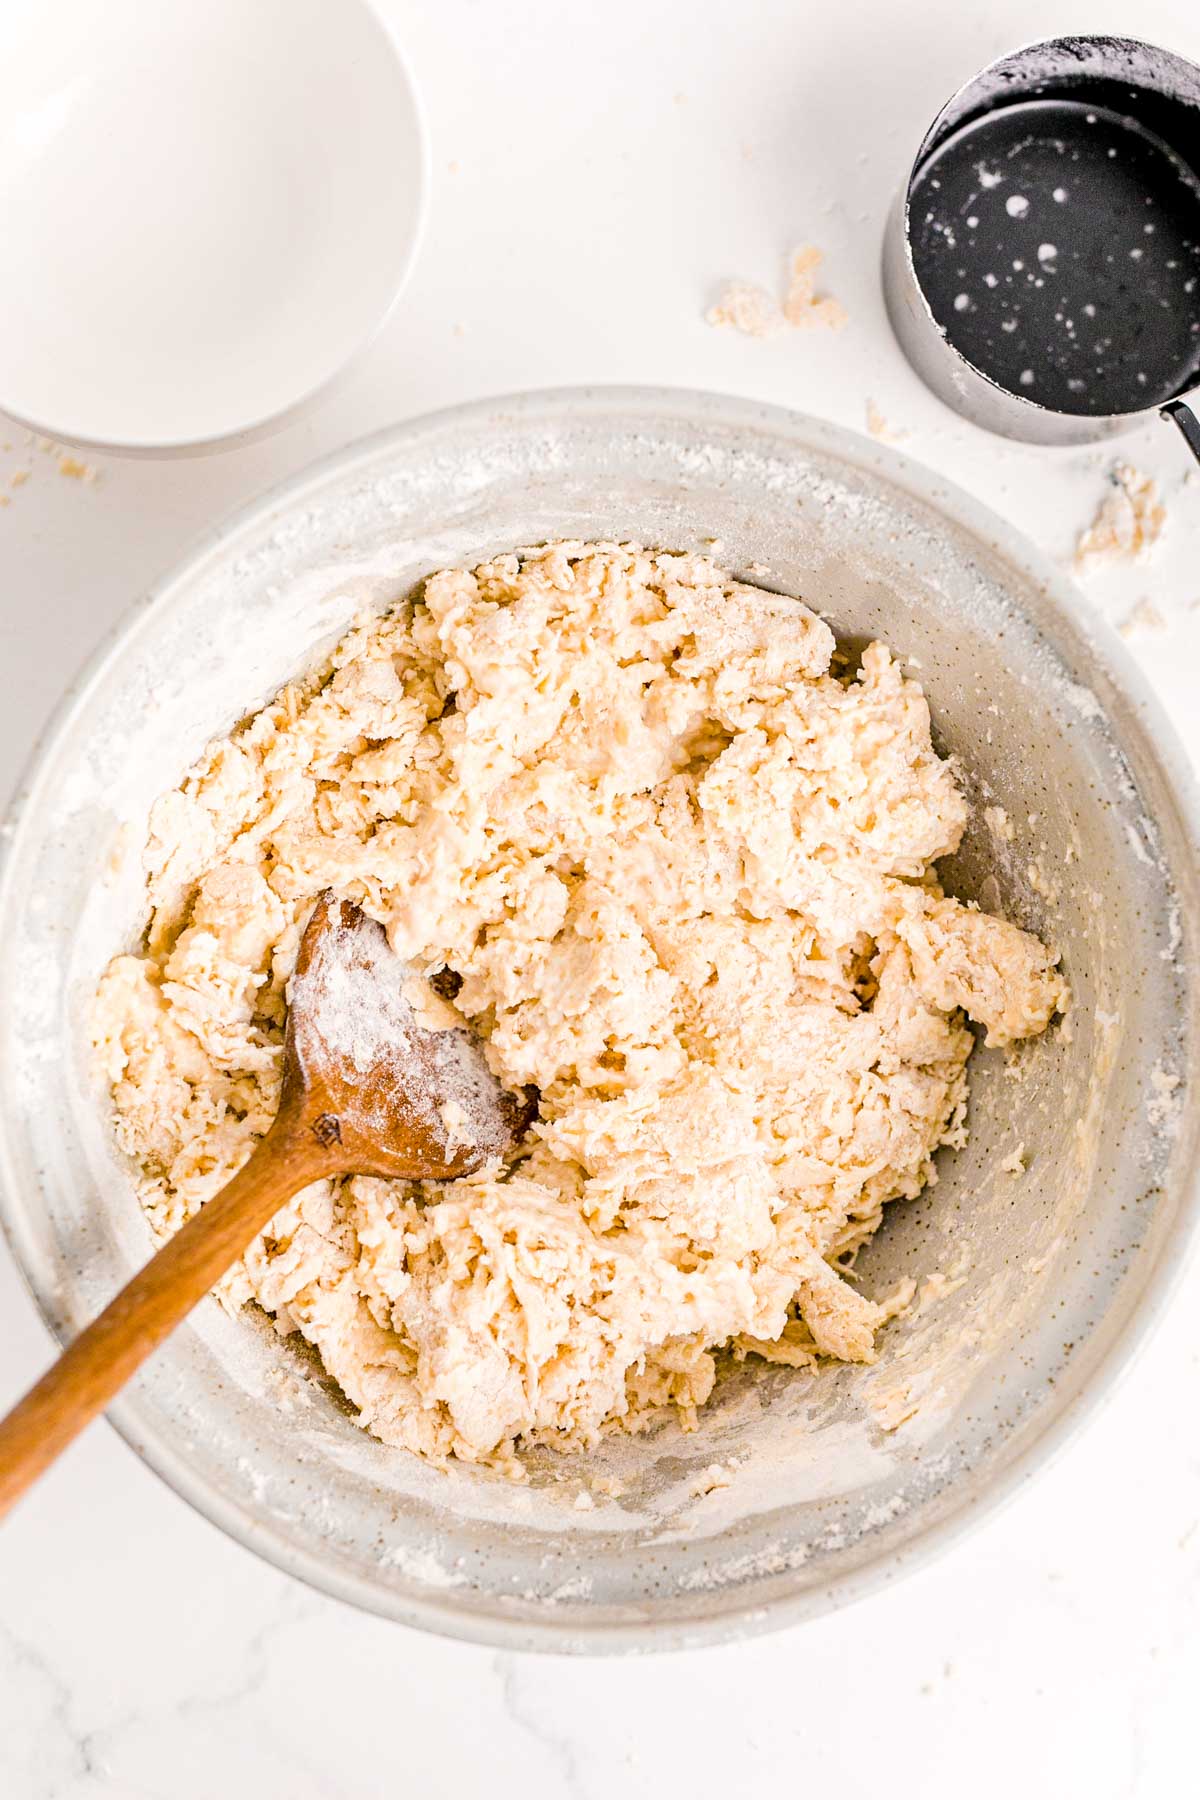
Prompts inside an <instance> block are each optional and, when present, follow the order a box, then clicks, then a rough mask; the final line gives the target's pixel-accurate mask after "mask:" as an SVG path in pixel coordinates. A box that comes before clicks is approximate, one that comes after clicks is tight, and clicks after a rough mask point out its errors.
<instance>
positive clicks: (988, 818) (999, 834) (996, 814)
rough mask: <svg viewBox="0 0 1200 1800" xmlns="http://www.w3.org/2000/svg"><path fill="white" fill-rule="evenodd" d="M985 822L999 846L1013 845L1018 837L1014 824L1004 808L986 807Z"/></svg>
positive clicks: (984, 810) (984, 811) (984, 812)
mask: <svg viewBox="0 0 1200 1800" xmlns="http://www.w3.org/2000/svg"><path fill="white" fill-rule="evenodd" d="M983 822H984V824H985V825H986V826H987V828H988V830H989V831H990V832H991V834H992V836H993V837H994V838H995V840H996V842H997V843H998V844H1011V843H1012V841H1013V838H1014V837H1015V836H1016V832H1015V831H1014V830H1013V822H1012V820H1011V819H1010V818H1009V816H1008V814H1007V813H1006V812H1005V810H1004V808H1003V807H1002V806H985V807H984V809H983Z"/></svg>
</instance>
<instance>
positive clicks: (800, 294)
mask: <svg viewBox="0 0 1200 1800" xmlns="http://www.w3.org/2000/svg"><path fill="white" fill-rule="evenodd" d="M822 260H823V255H822V252H821V251H820V250H818V249H816V248H815V247H814V246H813V245H812V244H803V245H801V246H800V248H799V249H797V250H793V251H792V253H791V255H790V256H789V257H788V262H787V280H786V283H785V286H784V293H783V298H782V300H776V298H775V296H774V295H773V294H771V293H769V292H768V290H767V289H766V288H764V287H759V286H758V285H757V283H755V282H751V281H730V282H727V283H726V285H725V287H724V288H723V289H722V290H721V294H720V297H719V299H718V300H717V301H716V303H715V305H713V306H710V307H709V309H708V311H707V312H706V313H705V315H704V317H705V319H706V321H707V322H708V324H710V325H729V326H732V328H733V329H734V330H735V331H740V332H742V333H744V334H745V336H747V337H756V338H768V337H778V336H779V334H780V333H781V332H784V331H787V330H789V329H790V330H793V331H807V330H810V329H812V327H814V326H819V327H824V328H825V329H827V330H831V331H840V330H841V328H842V327H843V325H845V323H846V318H847V315H846V309H845V307H844V306H843V305H842V304H841V302H840V301H838V300H834V299H833V298H831V297H830V296H829V295H818V294H817V292H816V274H817V269H818V268H819V267H820V264H821V262H822Z"/></svg>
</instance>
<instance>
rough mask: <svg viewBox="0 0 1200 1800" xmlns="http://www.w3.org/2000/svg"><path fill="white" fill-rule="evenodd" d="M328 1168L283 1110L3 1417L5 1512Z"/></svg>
mask: <svg viewBox="0 0 1200 1800" xmlns="http://www.w3.org/2000/svg"><path fill="white" fill-rule="evenodd" d="M324 1172H326V1171H325V1169H324V1167H323V1166H322V1163H321V1161H320V1159H319V1155H316V1154H314V1152H313V1151H311V1150H309V1149H308V1147H307V1146H306V1145H305V1144H304V1143H303V1142H302V1141H299V1140H298V1139H297V1138H296V1137H295V1136H294V1135H293V1134H292V1131H291V1129H290V1125H289V1124H285V1123H284V1121H282V1120H278V1121H277V1122H276V1125H275V1126H273V1127H272V1129H271V1130H270V1131H269V1132H268V1133H267V1135H266V1137H265V1138H263V1140H262V1142H261V1143H260V1144H259V1145H258V1148H257V1149H256V1150H255V1152H254V1154H253V1156H252V1157H251V1158H250V1160H249V1162H248V1163H246V1165H245V1167H244V1168H242V1169H240V1170H239V1171H238V1173H237V1174H236V1175H235V1176H234V1178H233V1180H232V1181H230V1182H228V1183H227V1184H226V1186H225V1187H223V1188H222V1189H221V1191H220V1193H219V1194H216V1195H214V1197H213V1198H212V1199H211V1200H210V1201H209V1202H208V1204H207V1205H206V1206H203V1207H201V1209H200V1211H199V1212H198V1213H197V1214H196V1215H195V1217H194V1218H192V1219H189V1220H188V1222H187V1224H186V1225H185V1226H184V1227H183V1228H182V1230H181V1231H178V1232H177V1233H176V1234H175V1236H174V1237H173V1238H171V1239H170V1240H169V1242H168V1243H166V1244H164V1245H163V1247H162V1249H161V1250H159V1251H158V1253H157V1254H156V1255H155V1256H154V1257H152V1258H151V1260H150V1261H149V1262H148V1263H147V1264H146V1266H145V1268H144V1269H141V1270H140V1271H139V1272H138V1274H136V1275H135V1276H134V1278H133V1280H132V1281H131V1282H129V1283H128V1285H127V1286H125V1287H123V1288H122V1289H121V1292H120V1293H119V1294H118V1295H117V1297H116V1299H115V1300H113V1301H111V1302H110V1303H109V1305H108V1306H106V1307H105V1309H104V1311H103V1312H102V1313H101V1314H100V1317H99V1318H98V1319H96V1320H95V1321H94V1322H93V1323H92V1324H91V1325H89V1326H88V1327H87V1329H86V1330H85V1331H82V1332H81V1333H80V1334H79V1336H78V1337H77V1338H76V1339H75V1342H74V1343H73V1344H72V1345H71V1347H70V1349H68V1350H65V1351H64V1352H63V1354H62V1355H61V1356H60V1357H59V1359H58V1361H57V1362H56V1363H55V1364H54V1366H53V1368H51V1369H49V1370H48V1371H47V1372H46V1374H45V1375H43V1376H42V1379H41V1380H40V1381H39V1382H38V1383H37V1384H36V1385H35V1386H34V1387H32V1388H31V1389H30V1390H29V1392H28V1393H27V1394H26V1396H25V1398H24V1399H23V1400H20V1401H18V1402H17V1405H16V1406H15V1407H14V1408H13V1410H12V1411H11V1412H10V1413H9V1415H8V1417H7V1418H6V1419H4V1420H3V1421H0V1518H3V1516H4V1514H5V1513H6V1512H7V1511H8V1509H9V1508H10V1507H11V1506H12V1505H13V1503H14V1502H15V1501H17V1500H19V1499H20V1497H21V1495H22V1494H23V1493H24V1492H25V1490H26V1488H27V1487H30V1486H31V1485H32V1483H33V1482H34V1481H36V1480H37V1478H38V1476H39V1475H41V1474H43V1473H44V1471H45V1470H46V1469H48V1468H49V1466H50V1464H51V1463H52V1462H54V1461H55V1459H56V1458H57V1457H58V1456H59V1455H60V1454H61V1453H62V1451H63V1450H65V1449H66V1447H67V1445H68V1444H69V1443H71V1442H72V1440H73V1439H74V1438H75V1437H77V1436H78V1434H79V1433H80V1432H81V1431H82V1430H83V1428H84V1426H85V1425H87V1424H88V1423H89V1422H90V1421H91V1420H92V1419H94V1418H95V1417H96V1414H97V1413H100V1412H103V1410H104V1408H105V1407H106V1406H107V1405H108V1403H109V1401H110V1400H112V1399H113V1397H114V1396H115V1395H116V1394H117V1393H119V1392H120V1390H121V1388H123V1387H124V1385H125V1383H126V1382H127V1381H128V1380H129V1378H130V1376H131V1375H132V1374H133V1373H134V1372H135V1370H137V1369H139V1368H140V1367H141V1365H142V1363H144V1362H145V1360H146V1358H147V1357H148V1356H149V1355H150V1353H151V1352H152V1351H153V1350H156V1349H157V1348H158V1346H159V1345H160V1344H161V1343H162V1341H163V1339H164V1338H165V1337H168V1336H169V1335H170V1333H171V1332H172V1331H173V1330H174V1329H175V1327H176V1325H178V1324H179V1323H180V1322H181V1321H182V1320H183V1319H185V1318H186V1317H187V1315H188V1313H189V1312H191V1310H192V1308H193V1306H195V1305H196V1304H197V1302H198V1301H200V1300H202V1299H203V1298H204V1296H205V1294H207V1293H208V1291H209V1289H210V1288H211V1287H213V1285H214V1284H215V1283H216V1282H217V1281H219V1280H220V1278H221V1276H222V1275H223V1274H224V1273H225V1271H226V1270H227V1269H228V1268H229V1266H230V1265H231V1263H234V1262H236V1260H237V1258H238V1257H239V1256H240V1255H241V1254H242V1252H243V1251H244V1250H245V1248H246V1246H247V1245H248V1244H249V1243H250V1242H251V1240H252V1239H253V1238H254V1237H255V1236H256V1235H257V1233H258V1232H260V1231H261V1230H262V1229H263V1227H264V1226H265V1225H266V1224H268V1222H269V1221H270V1219H271V1218H272V1217H273V1215H274V1214H275V1213H276V1212H277V1211H278V1210H279V1208H280V1207H281V1206H282V1205H283V1203H284V1201H285V1200H289V1199H290V1198H291V1196H292V1195H293V1194H294V1193H297V1192H298V1191H299V1189H300V1188H302V1187H305V1186H307V1184H308V1183H309V1182H310V1181H314V1180H316V1178H317V1176H318V1175H320V1174H322V1173H324Z"/></svg>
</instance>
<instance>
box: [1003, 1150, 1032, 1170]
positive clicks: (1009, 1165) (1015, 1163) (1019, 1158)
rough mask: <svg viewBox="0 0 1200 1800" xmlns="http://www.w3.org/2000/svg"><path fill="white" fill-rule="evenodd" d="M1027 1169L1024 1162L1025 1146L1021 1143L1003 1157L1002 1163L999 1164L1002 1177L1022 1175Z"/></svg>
mask: <svg viewBox="0 0 1200 1800" xmlns="http://www.w3.org/2000/svg"><path fill="white" fill-rule="evenodd" d="M1027 1167H1028V1164H1027V1162H1026V1160H1025V1146H1024V1144H1023V1143H1022V1144H1018V1145H1017V1147H1016V1149H1015V1150H1013V1151H1010V1153H1009V1154H1008V1155H1007V1156H1006V1157H1005V1159H1004V1161H1003V1162H1002V1163H1001V1164H1000V1172H1001V1174H1002V1175H1024V1173H1025V1170H1026V1168H1027Z"/></svg>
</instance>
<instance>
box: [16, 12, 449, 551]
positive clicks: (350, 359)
mask: <svg viewBox="0 0 1200 1800" xmlns="http://www.w3.org/2000/svg"><path fill="white" fill-rule="evenodd" d="M357 4H358V5H359V6H360V7H361V8H362V10H363V11H364V12H366V13H368V14H369V15H370V17H371V19H372V20H373V21H374V23H375V25H376V27H377V28H378V30H379V33H380V36H381V38H382V39H383V41H384V43H385V44H386V45H387V47H388V50H389V52H390V54H391V57H392V61H393V62H394V64H395V68H396V73H397V75H398V77H399V80H400V86H401V87H402V88H403V89H404V91H405V94H406V97H407V100H408V104H409V108H410V110H411V113H412V123H413V129H414V133H415V136H416V149H417V182H416V205H415V210H414V216H413V222H412V228H411V231H410V234H409V242H408V248H407V250H406V252H405V254H404V256H403V257H402V258H401V260H400V262H399V264H398V265H397V269H396V273H395V276H394V278H393V282H392V291H391V294H390V296H389V298H388V301H387V304H386V305H385V306H384V307H383V308H382V309H381V310H380V311H379V313H378V314H377V315H376V317H375V318H374V319H373V320H372V321H371V322H370V323H369V324H368V325H367V326H365V328H364V329H363V331H362V333H361V334H360V336H359V338H358V341H357V342H356V343H354V344H352V345H351V346H350V348H349V349H348V350H347V352H346V354H345V355H344V356H343V357H342V360H341V361H340V362H339V363H338V364H337V366H336V367H335V368H332V369H330V370H328V371H327V373H326V374H324V375H322V376H320V377H319V378H318V379H317V380H316V381H314V382H313V383H312V384H311V385H310V386H309V387H307V388H305V389H304V390H303V391H302V392H301V393H299V394H297V395H295V397H294V398H293V399H291V400H289V401H288V402H287V403H286V404H285V405H283V406H275V407H270V408H268V410H267V411H266V412H262V413H256V414H254V415H253V416H252V417H250V418H248V419H244V420H241V421H234V422H232V423H231V424H229V425H228V426H226V427H225V428H224V429H222V430H220V431H211V432H207V433H205V434H204V435H203V436H201V437H191V436H186V435H185V436H182V437H169V438H153V439H151V438H127V437H119V436H118V437H112V436H110V435H107V434H105V435H100V436H97V435H96V433H95V432H94V431H90V430H82V431H81V430H77V429H76V428H74V427H73V426H72V425H70V424H69V423H67V422H65V421H63V420H59V421H58V422H57V423H56V422H55V421H53V420H47V419H41V418H37V417H34V416H33V415H32V414H27V413H25V412H22V411H20V410H14V409H13V408H12V407H10V406H8V405H6V404H5V403H4V401H3V398H2V397H0V411H2V412H3V413H4V415H5V417H6V418H9V419H11V420H12V421H13V423H14V424H16V425H20V426H23V427H24V428H25V429H26V430H27V431H32V432H34V433H36V434H37V435H38V436H39V437H48V438H53V439H54V441H55V442H56V443H67V444H72V445H74V446H76V447H77V448H79V449H81V450H94V451H97V452H99V453H102V454H103V453H108V454H112V455H116V456H129V457H142V456H175V455H188V454H202V453H204V452H206V451H212V450H228V449H232V448H235V447H241V446H244V445H246V444H252V443H256V442H257V441H258V440H259V439H261V438H263V437H266V436H268V435H269V434H270V433H271V432H273V431H276V430H278V429H279V428H280V427H281V426H283V425H286V424H288V423H289V422H290V421H291V420H293V419H295V418H297V417H298V416H299V415H300V414H301V413H303V412H305V411H307V409H308V408H309V407H310V406H311V405H312V404H313V403H314V402H315V401H316V400H318V399H320V398H321V396H322V395H324V394H325V393H327V392H328V391H329V389H330V388H332V387H333V385H334V383H335V382H337V381H340V380H341V378H342V377H343V376H344V375H345V373H346V371H347V370H348V369H350V368H351V367H353V365H354V364H356V363H357V362H358V360H359V358H360V357H362V356H363V355H364V354H365V353H366V351H368V350H369V349H370V347H371V345H372V344H373V343H374V342H375V340H376V339H377V338H378V337H379V335H380V333H381V332H382V331H383V328H384V326H385V325H386V324H387V323H388V320H389V319H390V318H391V316H392V314H393V313H394V312H395V310H396V307H397V305H398V303H399V301H400V298H401V296H402V294H403V293H404V290H405V289H406V288H407V286H408V283H409V281H410V279H411V277H412V272H413V269H414V268H415V266H416V261H417V257H418V255H419V254H420V250H421V245H422V244H423V243H424V241H425V230H426V226H427V225H428V222H429V207H430V190H431V187H432V171H433V153H432V148H431V142H430V131H429V118H428V114H427V112H426V108H425V102H424V100H423V99H422V97H421V89H420V87H419V86H418V84H417V80H416V77H415V75H414V73H413V68H412V62H411V59H410V57H409V55H408V52H407V51H406V50H405V48H404V46H403V44H402V43H401V42H400V38H399V36H398V33H397V29H396V26H395V24H394V23H393V21H392V20H390V19H388V18H386V17H385V16H384V14H383V13H382V12H381V11H380V9H379V6H378V5H377V3H376V0H357ZM264 498H265V496H264ZM239 516H240V515H239ZM231 523H232V521H231ZM197 548H198V546H197ZM159 585H161V584H159Z"/></svg>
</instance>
